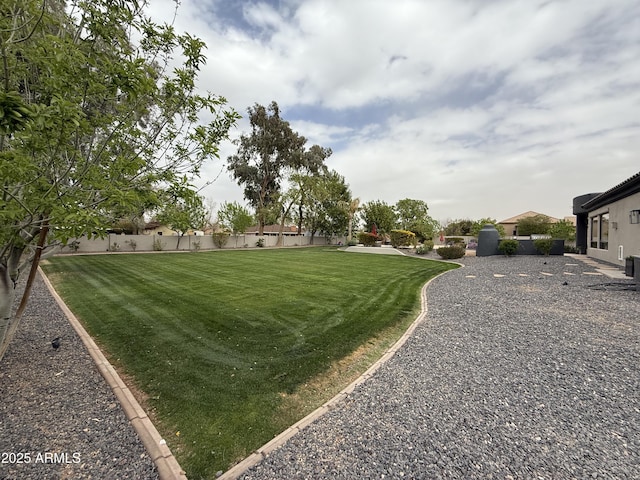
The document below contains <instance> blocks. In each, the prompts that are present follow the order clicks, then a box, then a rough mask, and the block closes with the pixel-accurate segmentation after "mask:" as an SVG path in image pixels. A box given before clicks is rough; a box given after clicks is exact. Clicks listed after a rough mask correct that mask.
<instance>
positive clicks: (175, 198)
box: [157, 184, 207, 248]
mask: <svg viewBox="0 0 640 480" xmlns="http://www.w3.org/2000/svg"><path fill="white" fill-rule="evenodd" d="M165 197H166V202H165V204H164V207H163V208H162V210H161V211H160V212H159V213H158V215H157V220H158V221H159V222H160V223H163V224H165V225H167V226H168V227H169V228H170V229H171V230H175V231H177V232H178V233H179V234H180V238H182V237H183V236H184V234H185V233H187V232H188V231H189V230H192V229H193V230H199V229H201V228H204V226H205V223H206V217H207V211H206V209H205V207H204V199H203V198H202V197H201V196H200V195H198V194H197V193H196V192H195V190H193V189H191V188H190V186H189V185H186V184H183V185H179V186H174V187H172V188H171V189H170V190H169V191H168V192H167V193H166V195H165ZM180 238H178V243H177V244H176V248H180Z"/></svg>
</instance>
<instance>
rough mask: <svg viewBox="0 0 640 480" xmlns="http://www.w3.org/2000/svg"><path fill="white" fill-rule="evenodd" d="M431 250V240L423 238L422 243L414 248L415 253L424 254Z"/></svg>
mask: <svg viewBox="0 0 640 480" xmlns="http://www.w3.org/2000/svg"><path fill="white" fill-rule="evenodd" d="M432 250H433V240H425V241H424V242H423V243H422V245H419V246H418V248H416V253H417V254H418V255H425V254H427V253H429V252H430V251H432Z"/></svg>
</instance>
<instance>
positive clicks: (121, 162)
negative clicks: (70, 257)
mask: <svg viewBox="0 0 640 480" xmlns="http://www.w3.org/2000/svg"><path fill="white" fill-rule="evenodd" d="M145 7H146V1H144V0H131V1H126V2H114V1H110V0H73V1H70V2H67V3H66V4H65V2H63V1H62V0H2V16H1V17H0V57H1V58H0V60H1V61H0V358H1V356H2V355H3V353H4V350H5V347H4V345H6V344H7V339H8V338H9V337H10V336H11V332H12V331H14V329H15V325H17V320H18V319H19V317H20V314H21V311H22V308H23V305H24V303H25V302H24V301H23V302H21V305H20V308H19V309H18V313H17V314H16V315H15V317H14V319H13V320H12V319H11V317H10V312H11V305H12V303H13V291H14V285H15V284H16V282H17V281H18V277H19V275H20V273H21V272H22V271H23V270H24V268H25V267H27V266H28V265H29V263H32V265H33V266H34V267H35V266H37V263H38V255H39V252H41V251H42V249H43V248H44V247H46V246H47V245H49V244H50V243H51V242H53V241H63V242H64V241H66V240H67V239H69V238H71V237H77V236H80V235H82V234H89V235H92V234H96V233H97V234H99V233H101V232H103V231H104V229H105V228H106V227H107V226H108V225H110V224H111V223H112V220H113V219H112V218H110V217H111V214H110V212H114V211H118V210H120V211H121V210H122V209H126V207H127V206H128V205H139V204H140V203H141V202H144V201H145V200H144V198H143V197H144V196H145V195H146V193H145V192H147V193H148V192H150V191H152V190H154V189H158V188H167V187H169V186H171V185H173V184H178V183H181V182H182V181H183V179H184V178H185V177H189V178H191V177H193V176H196V175H198V173H199V169H200V167H201V166H202V164H203V162H204V161H206V160H207V159H209V158H211V157H216V156H217V155H218V145H219V142H220V141H221V140H222V139H223V138H226V136H227V134H228V131H229V129H230V128H231V127H232V126H233V125H234V124H235V122H236V119H237V118H238V115H237V114H236V113H235V112H233V111H232V110H229V109H226V107H225V104H226V101H225V99H224V98H222V97H219V96H216V95H212V94H209V93H206V94H198V93H197V90H196V79H197V73H198V70H199V68H200V66H201V65H202V64H203V63H204V61H205V57H204V54H203V49H204V44H203V43H202V42H201V41H200V40H199V39H197V38H194V37H192V36H191V35H189V34H178V33H176V32H175V31H174V29H173V27H171V26H170V25H157V24H154V23H153V22H151V21H150V20H149V19H147V18H145V16H144V15H143V9H144V8H145ZM170 65H171V67H170ZM201 118H204V119H206V122H201V120H200V119H201ZM36 243H37V244H38V247H39V248H37V249H36V248H34V247H35V244H36ZM30 252H35V254H31V253H30ZM32 260H35V261H34V262H32ZM30 278H31V275H30ZM28 291H29V288H28V287H27V288H26V293H27V295H26V296H25V297H24V299H23V300H26V298H27V297H28Z"/></svg>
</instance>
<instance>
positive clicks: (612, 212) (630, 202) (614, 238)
mask: <svg viewBox="0 0 640 480" xmlns="http://www.w3.org/2000/svg"><path fill="white" fill-rule="evenodd" d="M631 210H640V193H636V194H634V195H630V196H629V197H627V198H624V199H622V200H619V201H617V202H613V203H610V204H609V205H607V206H606V207H602V208H599V209H597V210H593V211H591V212H589V215H588V216H589V224H588V228H587V255H589V256H591V257H593V258H597V259H599V260H604V261H606V262H609V263H613V264H616V265H624V258H625V257H628V256H630V255H640V224H637V223H636V224H631V223H630V222H629V212H630V211H631ZM607 212H608V213H609V248H608V249H607V250H603V249H598V248H593V247H591V218H592V217H594V216H596V215H599V214H601V213H607ZM620 246H622V259H618V253H619V252H618V249H619V247H620Z"/></svg>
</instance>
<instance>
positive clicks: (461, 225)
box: [444, 219, 482, 237]
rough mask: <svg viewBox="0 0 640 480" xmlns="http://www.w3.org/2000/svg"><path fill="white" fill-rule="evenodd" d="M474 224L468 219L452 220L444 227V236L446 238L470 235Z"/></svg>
mask: <svg viewBox="0 0 640 480" xmlns="http://www.w3.org/2000/svg"><path fill="white" fill-rule="evenodd" d="M473 224H474V222H473V221H471V220H469V219H464V220H454V221H453V222H449V223H448V224H447V225H446V226H445V227H444V234H445V235H446V236H448V237H462V236H465V235H473V234H472V233H471V231H472V228H473ZM481 228H482V227H481Z"/></svg>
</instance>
